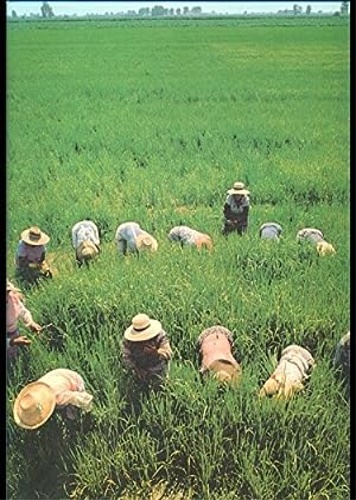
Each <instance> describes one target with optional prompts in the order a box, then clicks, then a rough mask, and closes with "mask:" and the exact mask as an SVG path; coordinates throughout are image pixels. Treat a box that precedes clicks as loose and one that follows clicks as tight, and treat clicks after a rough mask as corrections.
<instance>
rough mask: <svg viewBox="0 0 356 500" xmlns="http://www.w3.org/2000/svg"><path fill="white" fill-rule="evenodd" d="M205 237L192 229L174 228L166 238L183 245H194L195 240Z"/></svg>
mask: <svg viewBox="0 0 356 500" xmlns="http://www.w3.org/2000/svg"><path fill="white" fill-rule="evenodd" d="M205 236H206V235H205V234H203V233H200V232H199V231H196V230H195V229H192V228H190V227H188V226H175V227H174V228H173V229H171V230H170V231H169V234H168V238H169V239H170V240H171V241H178V242H180V243H182V244H183V245H195V244H196V241H197V238H198V239H199V238H201V237H205Z"/></svg>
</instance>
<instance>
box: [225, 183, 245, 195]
mask: <svg viewBox="0 0 356 500" xmlns="http://www.w3.org/2000/svg"><path fill="white" fill-rule="evenodd" d="M228 194H241V195H245V194H250V191H248V190H247V189H246V188H245V184H244V183H243V182H235V183H234V187H233V188H232V189H229V190H228Z"/></svg>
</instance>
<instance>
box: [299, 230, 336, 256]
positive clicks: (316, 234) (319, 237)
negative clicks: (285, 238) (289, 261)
mask: <svg viewBox="0 0 356 500" xmlns="http://www.w3.org/2000/svg"><path fill="white" fill-rule="evenodd" d="M297 241H298V242H299V243H303V242H309V243H311V244H312V245H315V247H316V251H317V252H318V254H319V255H320V256H324V255H334V254H335V253H336V250H335V248H334V246H333V245H332V244H331V243H328V242H327V241H326V240H325V238H324V235H323V233H322V232H321V231H320V230H319V229H315V228H313V227H305V228H303V229H301V230H300V231H298V233H297Z"/></svg>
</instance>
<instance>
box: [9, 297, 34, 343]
mask: <svg viewBox="0 0 356 500" xmlns="http://www.w3.org/2000/svg"><path fill="white" fill-rule="evenodd" d="M19 319H22V320H23V322H24V323H25V325H26V326H28V325H29V324H30V323H32V321H33V320H32V315H31V313H30V311H29V310H28V309H26V307H25V306H24V304H23V302H21V300H20V299H19V297H18V295H17V294H16V293H13V292H8V294H7V299H6V332H7V333H12V332H14V331H16V330H17V327H18V322H19Z"/></svg>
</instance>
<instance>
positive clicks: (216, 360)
mask: <svg viewBox="0 0 356 500" xmlns="http://www.w3.org/2000/svg"><path fill="white" fill-rule="evenodd" d="M233 347H234V342H233V337H232V333H231V332H230V330H228V329H227V328H225V327H224V326H220V325H216V326H211V327H210V328H206V329H205V330H203V331H202V333H201V334H200V335H199V337H198V340H197V349H198V353H199V365H200V369H199V372H200V373H201V375H203V376H204V377H205V376H207V375H211V376H212V377H213V378H215V379H216V380H218V381H219V382H222V383H225V384H228V385H231V386H233V387H237V385H238V384H239V382H240V378H241V374H242V370H241V366H240V365H239V363H238V362H237V361H236V359H235V358H234V356H233V354H232V351H233Z"/></svg>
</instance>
